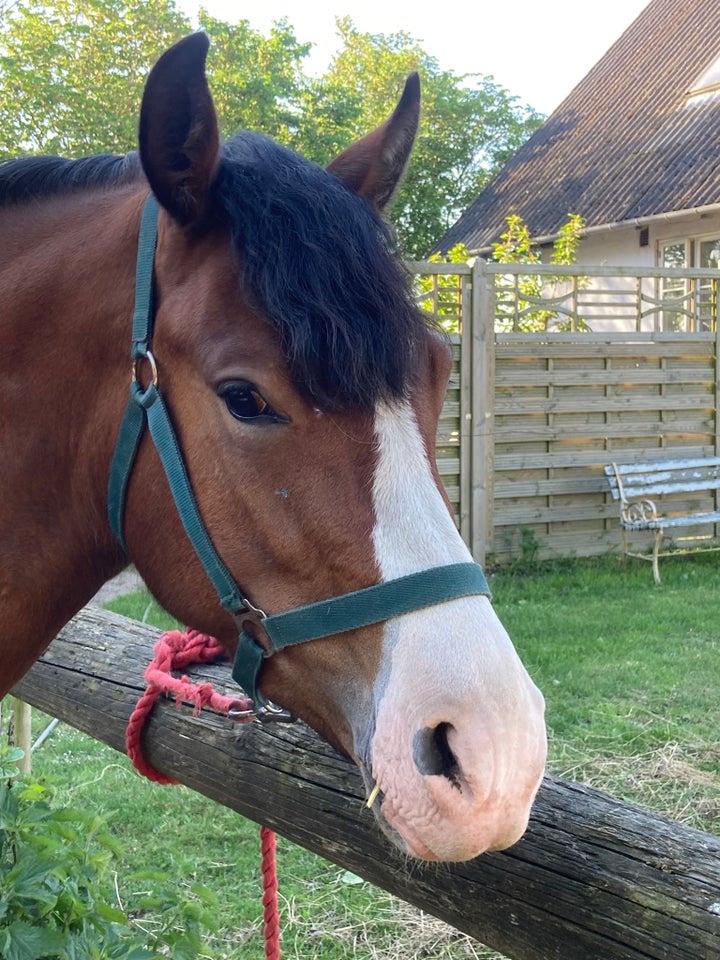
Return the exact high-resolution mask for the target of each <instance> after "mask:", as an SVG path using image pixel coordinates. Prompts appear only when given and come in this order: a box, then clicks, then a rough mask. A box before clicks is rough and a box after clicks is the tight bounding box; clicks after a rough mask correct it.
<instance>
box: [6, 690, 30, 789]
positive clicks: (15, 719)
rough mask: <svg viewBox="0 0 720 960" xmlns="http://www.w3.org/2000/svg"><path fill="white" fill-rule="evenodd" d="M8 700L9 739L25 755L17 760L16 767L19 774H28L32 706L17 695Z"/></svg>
mask: <svg viewBox="0 0 720 960" xmlns="http://www.w3.org/2000/svg"><path fill="white" fill-rule="evenodd" d="M10 702H11V704H12V717H11V721H12V722H11V728H12V729H11V731H10V739H11V741H12V743H13V745H14V746H16V747H20V748H21V749H22V750H24V751H25V755H24V756H23V757H22V758H21V759H20V760H19V761H18V769H19V771H20V773H21V774H25V775H29V774H30V772H31V770H32V761H31V759H30V750H31V732H30V731H31V720H32V708H31V707H30V704H29V703H25V701H24V700H19V699H18V698H17V697H11V698H10Z"/></svg>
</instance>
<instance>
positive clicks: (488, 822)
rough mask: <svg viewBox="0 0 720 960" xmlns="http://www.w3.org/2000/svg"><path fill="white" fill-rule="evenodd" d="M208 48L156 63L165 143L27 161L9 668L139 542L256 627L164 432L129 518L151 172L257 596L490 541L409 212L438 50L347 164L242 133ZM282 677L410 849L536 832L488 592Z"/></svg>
mask: <svg viewBox="0 0 720 960" xmlns="http://www.w3.org/2000/svg"><path fill="white" fill-rule="evenodd" d="M206 52H207V40H206V38H205V37H204V36H203V35H202V34H195V35H193V36H191V37H187V38H186V39H185V40H183V41H181V42H180V43H179V44H177V45H176V46H175V47H173V48H171V49H170V50H169V51H168V52H167V53H166V54H164V56H163V57H162V58H161V59H160V60H159V61H158V63H157V64H156V66H155V67H154V69H153V71H152V72H151V74H150V76H149V79H148V82H147V86H146V90H145V94H144V98H143V103H142V110H141V116H140V138H139V153H138V155H136V154H129V155H128V156H127V157H91V158H86V159H83V160H77V161H67V160H60V159H57V158H48V157H41V158H26V159H22V160H16V161H9V162H7V163H5V164H2V165H0V237H1V238H2V240H1V242H0V278H1V289H2V291H3V306H2V311H1V313H0V364H1V365H2V379H1V380H0V469H1V475H2V501H1V503H0V613H1V616H2V627H1V628H0V693H4V692H6V691H7V690H9V689H10V688H11V687H12V685H13V683H14V682H15V681H16V680H17V679H18V678H19V677H20V676H21V675H22V674H23V673H24V672H25V671H26V670H27V669H28V668H29V666H30V665H31V664H32V663H33V661H34V660H35V659H37V657H39V656H40V655H41V653H42V652H43V650H44V649H45V648H46V646H47V645H48V644H49V642H50V641H51V639H52V637H53V636H54V635H55V634H56V632H57V631H58V630H59V629H60V628H61V627H62V626H63V625H64V624H65V623H66V622H67V621H68V620H69V619H70V618H71V617H72V616H73V615H74V614H75V613H76V612H77V611H78V610H79V609H80V608H81V607H82V606H83V605H84V604H85V603H87V601H88V600H89V599H90V598H91V597H92V596H93V595H94V593H95V592H96V591H97V589H98V588H99V587H100V586H101V585H102V584H103V583H104V582H105V581H106V580H107V579H109V578H110V577H112V576H113V575H115V574H116V573H117V572H119V571H120V570H121V569H122V568H123V567H125V565H126V564H127V563H128V562H129V561H132V562H133V563H134V564H135V565H136V567H137V569H138V570H139V572H140V574H141V575H142V576H143V578H144V579H145V581H146V583H147V584H148V586H149V588H150V590H151V591H152V592H153V594H154V595H155V596H156V597H157V598H158V600H159V601H160V603H162V604H163V606H164V607H166V608H167V609H168V610H169V611H170V612H171V613H173V614H174V615H175V616H176V617H177V618H179V619H181V620H183V621H184V622H186V623H189V624H191V625H192V626H193V627H195V628H197V629H200V630H202V631H205V632H207V633H211V634H214V635H215V636H217V637H218V638H219V639H220V641H221V642H222V643H223V645H224V646H225V647H226V648H227V650H228V653H230V654H232V653H233V652H234V650H235V648H236V646H237V644H238V630H237V623H236V622H235V620H237V618H235V620H234V619H233V617H231V616H229V615H228V613H227V611H226V609H224V608H223V607H222V606H220V605H219V604H218V602H217V597H216V595H215V591H214V589H213V585H212V583H211V581H210V579H209V578H208V575H207V574H206V572H205V569H204V567H203V565H202V564H201V562H200V560H199V559H198V557H197V555H196V553H195V552H194V551H193V550H192V549H191V548H190V546H189V544H188V540H187V538H186V533H185V530H184V528H183V525H182V523H181V520H180V518H179V514H178V510H177V508H176V506H175V503H174V502H173V499H172V497H171V496H170V495H169V493H168V484H167V481H166V477H165V475H164V473H163V468H162V466H161V463H160V459H159V457H158V454H157V452H156V449H155V448H154V447H153V444H152V443H151V442H150V440H149V438H148V437H145V438H144V439H143V440H142V441H141V442H140V443H139V445H138V452H137V457H136V461H135V463H134V466H133V468H132V473H131V475H130V477H129V482H128V485H127V498H126V506H125V514H124V521H123V523H124V526H123V537H122V545H121V544H120V543H119V542H118V539H117V538H116V537H115V536H114V534H113V532H112V529H111V525H110V523H109V521H108V518H107V506H108V493H107V490H108V476H109V473H110V466H111V461H112V459H113V450H114V446H115V441H116V438H117V436H118V429H119V425H120V422H121V420H122V417H123V408H124V406H125V403H126V399H127V393H128V381H129V374H130V360H129V356H128V347H129V344H130V339H131V316H132V311H133V283H134V276H135V259H136V254H137V250H138V235H139V229H140V221H141V212H142V210H143V206H144V204H145V201H146V198H147V196H148V194H149V193H150V191H152V193H153V194H154V196H155V198H156V199H157V201H158V204H159V219H158V225H157V230H158V235H157V247H156V252H155V260H154V273H153V277H154V280H153V284H154V290H153V309H154V324H155V336H154V339H153V342H152V351H153V355H154V356H153V364H155V363H156V366H157V374H156V377H157V381H158V383H159V388H160V389H161V390H162V395H163V397H164V401H165V403H166V406H167V410H168V411H169V416H170V417H171V419H172V423H173V424H174V429H175V431H176V435H177V442H178V445H179V447H180V449H181V451H182V456H183V458H184V462H185V468H186V471H187V475H188V477H189V482H190V484H191V486H192V490H193V492H194V495H195V498H196V501H197V505H198V510H199V513H200V515H201V517H202V523H203V524H204V526H205V528H206V530H207V532H208V536H209V538H210V540H211V541H212V544H213V546H214V549H215V550H216V551H217V554H218V556H219V557H221V558H222V562H223V564H224V565H225V567H226V568H227V571H229V572H230V574H231V575H232V577H233V578H234V580H235V581H236V582H237V583H239V584H242V587H243V590H244V591H245V592H246V593H247V595H248V596H249V597H251V598H252V601H253V603H254V604H257V605H258V606H259V607H262V608H263V610H265V611H267V612H268V614H271V615H272V614H276V613H280V612H283V611H287V610H291V609H293V608H296V607H300V606H302V605H305V604H308V603H313V602H315V601H320V600H323V599H325V598H329V597H336V596H337V595H340V594H345V593H347V592H349V591H355V590H361V589H363V588H366V587H370V586H372V585H374V584H378V583H382V584H384V583H385V582H386V581H394V580H395V579H396V578H402V577H405V576H406V575H408V574H413V575H414V574H415V573H416V572H417V571H424V570H426V569H428V568H430V569H435V568H438V569H441V568H443V567H446V566H448V565H454V564H461V565H465V566H467V565H468V564H469V563H470V562H471V557H470V556H469V553H468V550H467V548H466V547H465V545H464V544H463V542H462V540H461V539H460V536H459V535H458V533H457V530H456V529H455V526H454V524H453V522H452V519H451V515H450V512H449V509H448V505H447V501H446V497H445V494H444V492H443V488H442V485H441V483H440V479H439V476H438V473H437V470H436V467H435V463H434V456H433V449H434V438H435V432H436V427H437V422H438V416H439V413H440V409H441V406H442V403H443V395H444V391H445V387H446V383H447V378H448V374H449V368H450V359H449V351H448V348H447V346H446V344H445V342H444V341H443V339H442V338H441V337H440V336H438V335H437V334H436V333H435V332H433V331H432V330H431V329H429V328H428V327H427V325H426V324H425V323H424V321H423V320H422V318H421V316H420V314H419V313H418V312H417V311H416V309H415V306H414V303H413V298H412V290H411V287H410V285H409V282H408V279H407V277H406V276H405V274H404V271H403V269H402V267H401V265H400V263H399V261H398V259H397V256H396V254H395V252H394V251H393V248H392V243H391V239H390V235H389V233H388V230H387V228H386V226H385V225H384V222H383V221H382V220H381V218H380V212H381V211H382V210H383V208H384V207H385V205H386V204H387V203H388V201H389V200H390V198H391V196H392V194H393V192H394V190H395V188H396V186H397V183H398V181H399V179H400V177H401V174H402V171H403V169H404V167H405V164H406V162H407V160H408V157H409V154H410V150H411V147H412V143H413V140H414V136H415V131H416V127H417V122H418V113H419V84H418V81H417V77H411V78H410V79H409V81H408V83H407V85H406V89H405V92H404V94H403V96H402V98H401V100H400V102H399V104H398V106H397V108H396V109H395V111H394V113H393V114H392V116H391V117H390V119H389V120H388V121H387V122H386V123H385V124H383V125H382V126H381V127H379V128H378V129H377V130H375V131H374V132H372V133H370V134H368V135H367V136H366V137H364V138H363V139H361V140H360V141H358V142H357V143H355V144H354V145H353V146H351V147H350V148H349V149H347V150H346V151H344V152H343V153H342V154H340V156H338V157H337V158H336V159H335V160H334V161H333V162H332V163H331V164H330V166H329V168H328V169H327V170H323V169H321V168H319V167H317V166H315V165H314V164H312V163H310V162H308V161H306V160H304V159H302V158H300V157H298V156H296V155H295V154H293V153H291V152H289V151H287V150H285V149H284V148H282V147H280V146H279V145H277V144H275V143H273V142H272V141H270V140H268V139H266V138H264V137H261V136H259V135H257V134H247V133H246V134H241V135H239V136H237V137H235V138H233V139H232V140H231V141H229V142H227V143H225V144H223V145H221V144H220V142H219V137H218V127H217V120H216V116H215V110H214V106H213V102H212V99H211V96H210V92H209V90H208V87H207V83H206V79H205V72H204V69H205V56H206ZM154 358H157V360H156V361H155V359H154ZM141 366H142V371H141V373H140V374H139V375H138V376H139V378H140V377H141V378H144V381H148V379H149V378H150V375H151V373H153V374H154V373H155V371H153V370H151V369H150V365H149V364H147V363H145V362H144V361H143V363H142V364H141ZM245 626H246V629H247V630H248V632H249V633H250V634H252V636H253V637H254V638H255V640H256V642H257V643H258V644H259V645H260V646H263V645H265V644H267V640H266V638H265V637H264V635H263V631H262V625H261V624H260V625H258V624H257V623H251V624H250V625H247V624H246V625H245ZM266 652H267V651H266ZM260 684H261V687H262V691H263V693H264V694H265V695H266V696H267V697H270V698H272V700H273V701H274V702H276V703H278V704H280V705H282V706H284V707H286V708H288V709H289V710H291V711H293V712H294V713H295V714H297V715H298V716H300V717H302V718H303V719H304V720H306V721H307V722H308V723H309V724H310V725H311V726H313V727H314V728H315V729H316V730H317V731H319V732H320V733H321V734H322V735H323V736H324V737H326V738H327V739H328V740H329V741H330V742H332V743H333V744H335V745H336V746H337V747H338V748H339V749H341V750H342V751H344V752H345V753H347V754H348V755H350V756H351V757H352V758H353V759H354V760H355V761H356V762H357V764H358V765H359V767H360V769H361V770H362V771H363V774H364V776H365V779H366V782H367V784H368V789H369V790H370V789H371V788H372V787H373V786H374V785H375V784H377V786H378V788H379V791H380V792H379V799H378V800H377V802H376V803H375V804H374V810H375V812H376V815H377V817H378V820H379V821H380V823H381V825H382V826H383V829H385V831H386V832H387V833H388V835H389V836H390V837H391V838H392V839H393V840H394V841H395V842H396V843H397V844H398V845H399V847H400V848H401V849H403V850H405V851H407V852H409V853H411V854H413V855H415V856H418V857H421V858H425V859H441V860H460V859H466V858H469V857H473V856H475V855H477V854H478V853H481V852H482V851H484V850H487V849H499V848H503V847H506V846H508V845H510V844H512V843H514V842H515V841H516V840H517V839H518V838H519V837H520V836H521V834H522V833H523V831H524V829H525V826H526V824H527V819H528V815H529V810H530V806H531V803H532V801H533V798H534V796H535V793H536V790H537V788H538V785H539V782H540V779H541V777H542V772H543V767H544V761H545V728H544V722H543V701H542V697H541V696H540V694H539V692H538V691H537V689H536V688H535V686H534V685H533V683H532V681H531V680H530V678H529V677H528V675H527V673H526V671H525V669H524V668H523V666H522V664H521V663H520V661H519V659H518V657H517V654H516V653H515V651H514V649H513V647H512V644H511V642H510V640H509V638H508V636H507V634H506V632H505V630H504V629H503V627H502V626H501V624H500V623H499V621H498V619H497V617H496V616H495V614H494V612H493V609H492V606H491V604H490V600H489V599H488V597H487V596H485V595H481V592H479V591H478V592H475V593H473V594H472V595H469V596H456V597H454V598H452V599H448V600H446V601H444V602H441V603H436V604H434V605H430V606H423V607H422V609H416V610H413V612H408V613H404V614H403V615H400V616H388V615H386V618H385V619H384V620H381V622H373V623H370V624H369V625H361V626H356V627H353V628H351V629H342V630H341V631H340V632H336V633H335V634H334V635H331V636H325V637H322V638H320V639H314V640H313V641H312V642H308V643H302V644H300V645H298V646H292V647H289V648H288V649H285V650H283V651H282V652H280V653H278V654H276V655H275V656H273V657H271V658H269V659H267V660H265V661H264V662H263V666H262V671H261V674H260Z"/></svg>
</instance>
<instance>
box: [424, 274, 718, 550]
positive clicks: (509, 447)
mask: <svg viewBox="0 0 720 960" xmlns="http://www.w3.org/2000/svg"><path fill="white" fill-rule="evenodd" d="M411 269H412V270H413V271H414V272H415V273H416V275H417V276H418V277H421V278H422V279H421V280H419V281H418V283H419V286H420V288H421V290H423V291H425V292H424V293H421V300H423V303H424V305H425V307H426V309H429V310H430V311H431V312H432V314H433V316H434V318H435V320H436V321H437V322H439V323H441V324H442V325H444V326H445V327H446V328H448V329H450V330H452V331H454V332H453V334H452V337H451V339H452V341H453V349H454V351H455V365H454V368H453V377H452V381H451V386H450V389H449V391H448V397H447V401H446V404H445V410H444V411H443V417H442V419H441V424H440V430H439V432H438V458H439V462H440V471H441V476H442V477H443V480H444V482H445V483H446V485H447V488H448V492H449V495H450V499H451V501H452V504H453V509H454V512H455V518H456V522H457V523H458V526H459V528H460V530H461V533H462V535H463V537H464V538H465V540H466V541H467V542H468V544H469V545H470V548H471V549H472V551H473V553H474V555H475V557H476V559H478V560H479V561H480V562H485V561H486V560H487V559H490V560H491V561H492V562H496V563H505V562H508V561H510V560H512V559H513V558H515V557H516V556H517V555H518V552H519V551H520V550H521V549H527V548H528V546H532V547H533V548H535V547H536V548H537V556H539V557H540V558H551V557H556V556H573V555H575V556H587V555H591V554H598V553H606V552H608V551H612V550H616V549H617V547H618V545H619V542H620V529H619V524H618V514H617V508H616V506H615V505H614V504H613V503H612V501H611V500H610V498H609V494H608V488H607V483H606V480H605V477H604V474H603V471H602V468H603V466H604V465H605V464H606V463H609V462H611V461H612V460H618V461H620V462H632V461H636V460H644V459H657V458H658V457H663V456H668V457H672V456H674V455H677V456H679V457H690V456H708V455H714V454H716V453H720V424H719V423H718V417H717V393H718V377H719V376H720V374H719V372H718V365H717V356H718V353H719V348H718V333H717V297H716V295H715V291H716V286H717V273H716V271H708V270H696V271H688V270H680V271H671V270H668V269H664V268H663V269H660V268H653V269H647V270H644V271H642V272H641V271H639V270H638V269H637V268H619V267H615V268H613V267H582V268H577V267H576V268H568V267H566V268H561V267H553V268H552V270H553V274H556V275H557V276H554V277H552V278H550V279H549V280H548V281H547V283H546V285H545V287H544V288H543V290H542V291H541V292H540V293H537V291H536V292H535V293H530V294H527V293H523V289H527V288H523V283H522V281H523V278H526V277H527V276H528V275H529V276H530V277H533V276H534V277H537V276H539V275H542V274H543V273H547V270H548V267H547V266H539V265H535V266H532V265H531V266H528V265H525V264H523V265H509V264H502V265H501V264H488V263H484V262H483V261H476V262H475V264H474V265H472V266H469V265H466V264H432V263H425V264H417V263H416V264H412V265H411ZM580 269H582V271H583V275H582V276H578V272H579V270H580ZM546 279H547V278H546ZM669 280H670V281H672V283H668V284H667V287H668V289H670V290H671V291H677V289H679V287H678V284H679V285H680V286H682V287H683V289H684V290H685V293H684V295H683V299H682V304H681V305H680V306H679V305H678V302H677V299H675V300H671V299H665V300H663V296H662V293H663V289H664V287H663V284H666V282H667V281H669ZM708 290H710V291H712V292H713V293H712V296H708V293H707V291H708ZM523 297H525V299H523ZM423 298H424V299H423ZM508 318H511V319H508ZM511 321H512V322H511ZM539 323H543V324H545V328H544V329H541V330H532V329H523V325H525V327H526V328H527V327H532V325H533V324H534V325H535V326H536V327H537V325H538V324H539ZM508 324H510V328H508ZM686 505H689V504H686ZM692 507H693V508H694V509H707V510H713V509H716V504H715V497H714V496H713V495H710V494H708V495H706V496H699V497H698V498H697V499H694V500H693V501H692Z"/></svg>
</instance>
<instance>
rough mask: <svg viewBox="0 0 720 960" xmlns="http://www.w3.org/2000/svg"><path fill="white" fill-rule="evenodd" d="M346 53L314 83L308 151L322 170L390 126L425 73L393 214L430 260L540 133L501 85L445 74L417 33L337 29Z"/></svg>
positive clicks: (413, 246)
mask: <svg viewBox="0 0 720 960" xmlns="http://www.w3.org/2000/svg"><path fill="white" fill-rule="evenodd" d="M337 26H338V32H339V34H340V38H341V42H342V48H341V50H340V52H339V53H338V54H337V55H336V57H335V58H334V60H333V61H332V63H331V65H330V67H329V69H328V71H327V73H326V74H325V75H324V76H323V77H321V78H320V79H319V80H317V81H315V82H314V83H312V84H310V86H309V87H308V91H307V97H308V98H309V99H306V101H305V104H304V109H303V118H304V129H303V138H304V139H305V141H306V142H302V143H300V144H299V145H300V146H302V147H304V149H305V151H306V152H307V153H308V154H309V155H312V156H314V157H315V159H317V160H319V161H320V162H327V161H328V160H329V159H330V157H331V156H332V155H333V154H334V153H335V152H337V151H338V150H340V149H342V147H344V146H346V145H347V144H348V143H349V142H350V141H351V140H352V139H354V138H356V137H358V136H361V135H362V134H363V133H365V132H366V131H367V130H368V129H370V128H371V127H373V126H375V125H377V124H379V123H381V122H382V121H383V120H384V119H385V118H386V117H387V115H388V113H389V110H390V108H391V106H392V105H393V104H394V102H395V101H396V100H397V98H398V96H399V93H400V91H401V90H402V87H403V83H404V81H405V78H406V77H407V75H408V74H409V73H410V72H411V71H413V70H418V71H419V72H420V75H421V81H422V96H423V110H422V119H421V127H420V132H419V136H418V141H417V144H416V147H415V152H414V154H413V159H412V161H411V163H410V168H409V170H408V174H407V177H406V179H405V182H404V185H403V187H402V189H401V191H400V193H399V195H398V197H397V199H396V202H395V205H394V207H393V209H392V212H391V219H392V220H393V222H394V223H395V225H396V227H397V231H398V235H399V238H400V241H401V243H402V246H403V248H404V250H405V252H406V253H407V254H408V255H409V256H412V257H421V256H423V255H424V254H425V253H426V252H427V251H428V250H429V249H430V248H431V247H432V245H433V244H434V242H435V241H436V240H437V239H438V237H440V236H441V235H442V234H443V233H444V232H445V230H446V229H447V228H448V227H449V226H450V224H451V223H452V222H454V220H456V219H457V217H458V215H459V214H460V212H461V211H462V210H463V209H464V208H465V207H466V206H467V205H468V204H469V203H470V202H471V200H473V199H474V198H475V197H476V196H477V194H478V193H479V192H480V190H481V189H482V187H483V186H484V185H485V184H486V183H487V181H488V180H489V178H490V177H491V176H492V175H493V173H494V172H495V171H496V170H497V169H499V167H500V166H502V164H503V163H504V162H505V161H506V160H507V159H508V158H509V157H510V156H511V155H512V154H513V153H514V152H515V151H516V150H517V149H518V147H519V146H520V145H521V144H522V142H523V141H524V140H525V139H526V138H527V137H528V136H529V134H530V133H531V132H532V131H533V130H534V129H535V128H536V127H537V126H538V125H539V123H540V121H541V117H540V116H539V114H537V113H536V112H535V111H533V110H531V109H530V108H528V107H523V106H521V105H520V104H519V103H518V101H517V99H516V98H515V97H512V96H511V95H510V94H508V92H507V91H506V90H504V89H503V88H502V87H499V86H497V85H496V84H495V83H494V82H493V81H492V79H490V78H488V77H482V76H480V75H479V74H473V75H465V76H459V75H456V74H453V73H451V72H450V71H447V70H441V69H440V67H439V65H438V62H437V60H436V59H435V58H434V57H431V56H430V55H428V54H427V53H426V52H425V51H424V50H423V49H422V47H421V46H420V45H419V44H418V43H417V41H415V40H413V39H412V37H411V36H410V35H409V34H406V33H397V34H389V35H385V34H377V35H376V34H369V33H360V32H359V31H357V30H356V29H355V27H354V26H353V23H352V21H351V20H350V19H349V18H347V17H346V18H343V19H340V20H338V21H337Z"/></svg>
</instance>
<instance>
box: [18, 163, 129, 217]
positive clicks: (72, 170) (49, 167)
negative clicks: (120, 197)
mask: <svg viewBox="0 0 720 960" xmlns="http://www.w3.org/2000/svg"><path fill="white" fill-rule="evenodd" d="M141 178H142V168H141V167H140V160H139V158H138V155H137V153H134V152H133V153H128V154H126V155H125V156H124V157H120V156H114V155H112V154H97V155H96V156H93V157H82V158H81V159H80V160H67V159H65V158H64V157H20V158H19V159H17V160H4V161H2V162H1V163H0V207H2V206H8V205H10V204H13V203H27V202H29V201H30V200H37V199H41V198H43V197H51V196H54V195H56V194H62V193H72V192H73V191H75V190H83V189H91V188H92V187H104V186H115V185H120V184H122V183H131V182H132V181H135V180H140V179H141Z"/></svg>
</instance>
